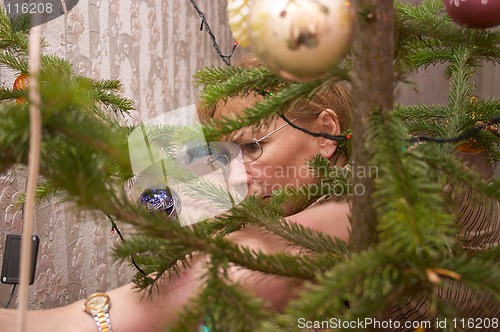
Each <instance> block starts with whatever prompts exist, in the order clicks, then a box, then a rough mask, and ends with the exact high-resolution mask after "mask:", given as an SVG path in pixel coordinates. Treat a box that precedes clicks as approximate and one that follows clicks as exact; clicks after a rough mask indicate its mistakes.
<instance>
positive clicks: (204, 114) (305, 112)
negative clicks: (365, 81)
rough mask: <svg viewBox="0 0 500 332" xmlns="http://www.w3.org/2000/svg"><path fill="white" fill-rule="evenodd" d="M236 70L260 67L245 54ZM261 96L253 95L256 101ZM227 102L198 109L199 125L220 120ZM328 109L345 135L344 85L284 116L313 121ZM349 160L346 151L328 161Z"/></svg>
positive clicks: (347, 89)
mask: <svg viewBox="0 0 500 332" xmlns="http://www.w3.org/2000/svg"><path fill="white" fill-rule="evenodd" d="M236 66H238V67H241V68H258V67H261V66H262V64H261V63H260V61H259V60H258V59H257V57H255V55H253V54H248V55H246V56H244V57H242V58H241V59H240V60H239V61H238V63H237V64H236ZM259 98H261V96H260V95H259V94H258V93H256V94H255V99H256V100H257V99H259ZM225 102H226V101H224V100H221V101H219V102H218V103H216V104H215V105H214V106H212V107H203V106H201V105H198V115H199V117H200V120H201V121H202V122H206V121H208V120H210V119H215V118H217V117H218V116H219V114H220V110H221V108H222V107H223V106H224V104H225ZM327 108H328V109H331V110H333V111H334V112H335V114H336V116H337V119H338V122H339V126H340V131H341V132H342V131H345V130H346V129H348V128H349V127H350V120H351V100H350V86H349V84H348V83H347V82H339V83H335V84H330V85H327V86H324V87H322V88H321V89H320V90H319V91H317V92H316V93H315V94H314V96H313V97H312V98H310V99H302V100H299V101H298V102H297V103H295V104H294V105H293V106H292V107H291V108H290V109H288V110H287V111H286V112H285V115H286V116H287V118H290V119H297V120H299V121H300V120H312V119H316V118H317V117H318V116H319V115H320V114H321V112H323V111H324V110H325V109H327ZM347 160H348V156H347V155H346V151H345V150H339V149H337V151H336V152H335V153H334V154H333V156H332V157H331V158H330V164H331V165H337V166H340V165H345V164H346V163H347Z"/></svg>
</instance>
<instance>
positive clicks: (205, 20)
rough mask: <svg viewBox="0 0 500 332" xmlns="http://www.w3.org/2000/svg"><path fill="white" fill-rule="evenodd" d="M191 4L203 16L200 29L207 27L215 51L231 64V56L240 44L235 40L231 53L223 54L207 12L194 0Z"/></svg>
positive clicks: (226, 62)
mask: <svg viewBox="0 0 500 332" xmlns="http://www.w3.org/2000/svg"><path fill="white" fill-rule="evenodd" d="M190 1H191V4H192V5H193V7H194V9H195V10H196V12H197V13H198V15H199V16H200V17H201V25H200V31H203V28H205V31H206V32H207V33H208V34H209V36H210V38H211V39H212V44H213V46H214V49H215V51H216V52H217V54H218V55H219V57H220V58H221V59H222V61H223V62H224V63H225V64H226V65H228V66H231V57H232V56H233V54H234V50H235V49H236V46H238V42H234V44H233V49H232V50H231V52H230V53H229V55H224V54H222V51H221V50H220V47H219V44H218V43H217V40H216V39H215V35H214V34H213V33H212V30H211V29H210V25H209V24H208V22H207V18H206V17H205V14H204V13H203V12H202V11H201V10H200V8H199V7H198V4H197V3H196V2H195V1H194V0H190Z"/></svg>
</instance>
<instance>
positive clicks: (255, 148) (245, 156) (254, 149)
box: [236, 118, 297, 163]
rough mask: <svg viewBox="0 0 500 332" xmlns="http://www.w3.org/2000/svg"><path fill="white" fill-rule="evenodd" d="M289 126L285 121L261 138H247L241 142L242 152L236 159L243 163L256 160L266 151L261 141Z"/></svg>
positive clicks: (239, 145)
mask: <svg viewBox="0 0 500 332" xmlns="http://www.w3.org/2000/svg"><path fill="white" fill-rule="evenodd" d="M295 120H297V118H295V119H293V120H290V122H293V121H295ZM286 126H288V122H287V123H285V124H284V125H282V126H280V127H278V128H276V129H274V130H273V131H271V132H270V133H267V134H266V135H264V136H262V137H261V138H258V139H257V138H250V139H248V140H245V141H243V142H241V143H239V144H238V147H239V148H240V153H238V155H237V156H236V159H237V160H238V161H240V162H242V163H251V162H252V161H256V160H257V159H259V158H260V156H262V154H263V153H264V150H263V149H262V145H261V144H260V142H262V141H263V140H265V139H266V138H268V137H269V136H271V135H273V134H275V133H277V132H278V131H280V130H281V129H283V128H285V127H286Z"/></svg>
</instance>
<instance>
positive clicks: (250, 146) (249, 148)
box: [240, 142, 260, 153]
mask: <svg viewBox="0 0 500 332" xmlns="http://www.w3.org/2000/svg"><path fill="white" fill-rule="evenodd" d="M240 148H241V150H242V151H243V153H245V152H248V153H254V152H257V151H259V150H260V148H259V144H257V143H255V142H251V143H243V144H241V145H240Z"/></svg>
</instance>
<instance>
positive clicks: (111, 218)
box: [106, 214, 146, 275]
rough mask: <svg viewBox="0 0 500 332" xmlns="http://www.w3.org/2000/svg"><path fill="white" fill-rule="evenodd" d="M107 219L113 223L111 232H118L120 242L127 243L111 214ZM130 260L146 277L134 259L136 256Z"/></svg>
mask: <svg viewBox="0 0 500 332" xmlns="http://www.w3.org/2000/svg"><path fill="white" fill-rule="evenodd" d="M106 217H108V219H109V222H110V223H111V232H116V233H117V234H118V236H119V237H120V240H122V241H123V242H125V238H124V237H123V235H122V232H120V230H119V229H118V226H117V225H116V222H115V220H114V219H113V217H111V216H110V215H109V214H106ZM130 259H131V261H132V264H133V265H134V267H135V268H136V269H137V271H139V272H140V273H142V274H143V275H146V272H144V270H143V269H141V268H140V266H139V265H138V264H137V263H136V261H135V259H134V256H132V255H131V256H130Z"/></svg>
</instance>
